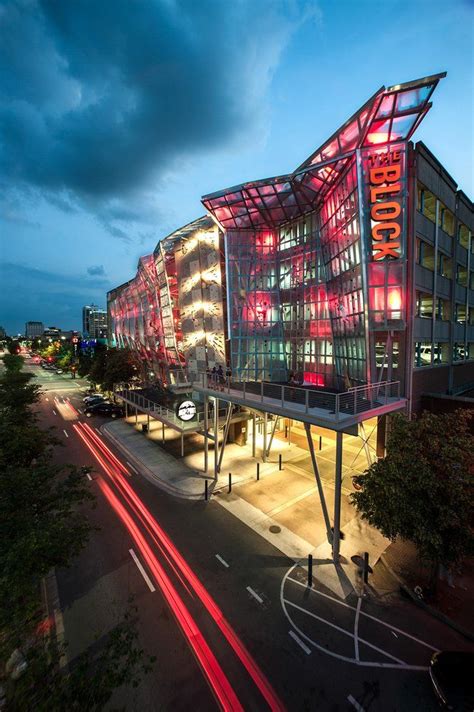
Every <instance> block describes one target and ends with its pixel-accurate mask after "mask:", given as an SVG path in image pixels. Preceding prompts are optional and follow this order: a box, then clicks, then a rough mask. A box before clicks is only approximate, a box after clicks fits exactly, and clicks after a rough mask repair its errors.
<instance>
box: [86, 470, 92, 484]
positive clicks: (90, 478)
mask: <svg viewBox="0 0 474 712" xmlns="http://www.w3.org/2000/svg"><path fill="white" fill-rule="evenodd" d="M86 476H87V479H88V480H90V481H91V482H92V477H91V476H90V474H89V473H88V472H86Z"/></svg>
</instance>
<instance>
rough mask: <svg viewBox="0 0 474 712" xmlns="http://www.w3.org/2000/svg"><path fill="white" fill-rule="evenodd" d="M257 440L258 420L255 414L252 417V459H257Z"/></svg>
mask: <svg viewBox="0 0 474 712" xmlns="http://www.w3.org/2000/svg"><path fill="white" fill-rule="evenodd" d="M256 438H257V418H256V417H255V413H254V414H253V415H252V457H255V452H256V442H255V441H256Z"/></svg>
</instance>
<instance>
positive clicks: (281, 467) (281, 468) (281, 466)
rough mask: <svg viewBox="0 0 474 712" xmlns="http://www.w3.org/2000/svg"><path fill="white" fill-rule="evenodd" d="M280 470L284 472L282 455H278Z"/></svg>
mask: <svg viewBox="0 0 474 712" xmlns="http://www.w3.org/2000/svg"><path fill="white" fill-rule="evenodd" d="M278 469H279V470H283V465H282V461H281V453H280V455H278Z"/></svg>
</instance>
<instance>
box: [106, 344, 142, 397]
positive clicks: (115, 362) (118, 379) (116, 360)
mask: <svg viewBox="0 0 474 712" xmlns="http://www.w3.org/2000/svg"><path fill="white" fill-rule="evenodd" d="M135 373H136V368H135V365H134V362H133V355H132V353H131V352H130V351H128V350H127V349H109V351H108V352H107V359H106V366H105V373H104V378H103V380H102V387H103V388H104V389H105V390H107V391H113V390H114V386H115V385H116V384H117V383H126V382H127V381H130V380H131V379H132V378H133V376H134V375H135Z"/></svg>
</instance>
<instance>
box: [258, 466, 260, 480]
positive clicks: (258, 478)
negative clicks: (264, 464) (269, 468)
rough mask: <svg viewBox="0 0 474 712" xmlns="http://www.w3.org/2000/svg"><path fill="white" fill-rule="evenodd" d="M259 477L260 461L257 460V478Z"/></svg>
mask: <svg viewBox="0 0 474 712" xmlns="http://www.w3.org/2000/svg"><path fill="white" fill-rule="evenodd" d="M259 479H260V463H259V462H257V480H259Z"/></svg>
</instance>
